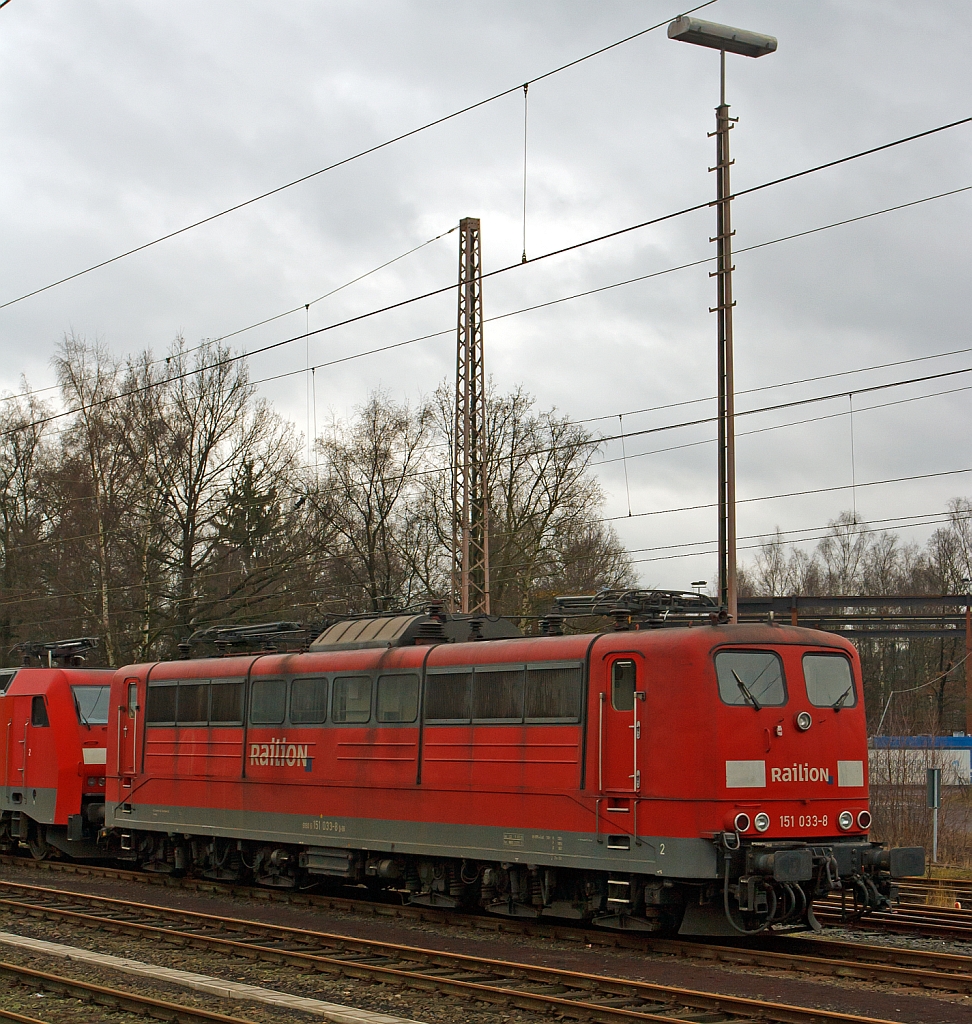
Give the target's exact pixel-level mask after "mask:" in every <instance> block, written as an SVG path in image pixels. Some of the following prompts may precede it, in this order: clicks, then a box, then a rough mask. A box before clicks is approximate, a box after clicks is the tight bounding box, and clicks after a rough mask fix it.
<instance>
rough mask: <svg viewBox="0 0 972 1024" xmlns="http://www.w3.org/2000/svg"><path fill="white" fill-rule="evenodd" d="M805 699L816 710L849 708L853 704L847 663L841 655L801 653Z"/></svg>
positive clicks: (852, 691)
mask: <svg viewBox="0 0 972 1024" xmlns="http://www.w3.org/2000/svg"><path fill="white" fill-rule="evenodd" d="M803 678H804V679H805V680H806V681H807V697H809V699H810V703H811V704H813V706H814V707H818V708H834V710H839V709H840V708H852V707H854V705H855V704H856V703H857V694H856V693H855V692H854V680H853V679H852V678H851V667H850V662H849V661H848V660H847V659H846V658H845V657H844V656H843V654H804V656H803Z"/></svg>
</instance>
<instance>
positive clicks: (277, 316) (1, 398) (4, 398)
mask: <svg viewBox="0 0 972 1024" xmlns="http://www.w3.org/2000/svg"><path fill="white" fill-rule="evenodd" d="M458 230H459V225H458V224H455V225H453V226H452V227H451V228H449V229H447V230H446V231H440V232H439V234H437V235H434V236H433V237H432V238H427V239H426V240H425V241H424V242H420V243H419V244H418V245H413V246H412V247H411V248H410V249H406V251H405V252H403V253H399V254H398V255H397V256H394V257H392V258H391V259H390V260H385V261H384V263H380V264H378V266H377V267H372V268H371V269H370V270H366V271H364V273H361V274H358V275H357V276H356V277H352V278H351V280H350V281H345V282H344V283H343V284H339V285H338V286H337V287H336V288H331V289H330V290H329V291H326V292H325V293H324V294H323V295H318V296H317V298H314V299H311V300H310V301H309V302H305V303H304V304H303V305H300V306H294V307H293V308H292V309H285V310H284V311H283V312H282V313H274V314H273V316H269V317H265V318H264V319H263V320H258V321H256V323H252V324H247V325H246V327H238V328H237V329H236V330H233V331H227V332H226V333H225V334H221V335H219V336H218V337H215V338H207V339H206V340H205V341H203V342H201V343H200V344H198V345H193V346H191V347H190V348H187V349H185V354H186V355H191V354H192V353H193V352H198V351H199V350H200V349H202V348H204V347H205V346H206V345H215V344H219V343H220V342H222V341H228V340H229V339H230V338H235V337H237V336H238V335H240V334H245V333H246V332H247V331H253V330H256V328H258V327H265V326H266V325H267V324H272V323H274V322H275V321H277V320H282V319H283V318H284V317H287V316H291V315H293V314H294V313H299V312H300V311H301V310H302V309H303V310H305V311H306V310H309V309H310V307H311V306H314V305H317V303H318V302H323V301H324V300H325V299H329V298H331V296H332V295H337V293H338V292H341V291H344V289H345V288H350V287H351V286H352V285H354V284H357V283H358V282H359V281H364V280H365V278H368V277H371V276H372V275H373V274H377V273H378V272H379V271H381V270H384V269H386V268H387V267H390V266H392V265H393V264H395V263H398V262H399V261H401V260H403V259H405V257H406V256H411V255H412V254H413V253H416V252H418V251H419V250H420V249H424V248H425V247H426V246H428V245H431V244H432V243H433V242H438V241H439V239H440V238H446V237H447V236H448V235H451V234H452V233H453V232H454V231H458ZM245 354H246V353H245V352H244V355H245ZM166 361H167V360H166V357H165V356H160V357H159V358H158V359H153V360H152V361H151V363H150V365H152V366H157V365H158V364H159V363H164V362H166ZM60 390H61V386H60V385H59V384H51V385H50V386H48V387H44V388H33V389H31V390H30V391H24V392H21V393H19V394H13V395H9V394H8V395H0V402H12V401H16V400H17V399H20V398H30V397H33V396H36V395H42V394H45V393H46V392H48V391H60Z"/></svg>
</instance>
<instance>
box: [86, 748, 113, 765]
mask: <svg viewBox="0 0 972 1024" xmlns="http://www.w3.org/2000/svg"><path fill="white" fill-rule="evenodd" d="M81 753H82V755H83V757H84V763H85V764H107V761H108V748H107V747H82V748H81Z"/></svg>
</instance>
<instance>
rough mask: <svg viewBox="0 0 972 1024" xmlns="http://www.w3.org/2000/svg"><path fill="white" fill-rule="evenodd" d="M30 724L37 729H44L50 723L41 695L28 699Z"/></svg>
mask: <svg viewBox="0 0 972 1024" xmlns="http://www.w3.org/2000/svg"><path fill="white" fill-rule="evenodd" d="M30 724H31V725H33V726H34V727H36V728H38V729H46V728H47V727H48V726H49V725H50V724H51V723H50V720H49V719H48V717H47V705H46V704H45V703H44V698H43V697H40V696H38V697H31V699H30Z"/></svg>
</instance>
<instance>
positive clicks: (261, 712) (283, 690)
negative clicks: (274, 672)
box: [250, 679, 287, 725]
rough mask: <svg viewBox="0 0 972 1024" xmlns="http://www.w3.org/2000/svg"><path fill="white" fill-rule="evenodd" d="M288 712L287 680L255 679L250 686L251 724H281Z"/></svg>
mask: <svg viewBox="0 0 972 1024" xmlns="http://www.w3.org/2000/svg"><path fill="white" fill-rule="evenodd" d="M286 714H287V680H286V679H254V680H253V685H252V687H251V688H250V724H251V725H280V724H281V722H283V720H284V715H286Z"/></svg>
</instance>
